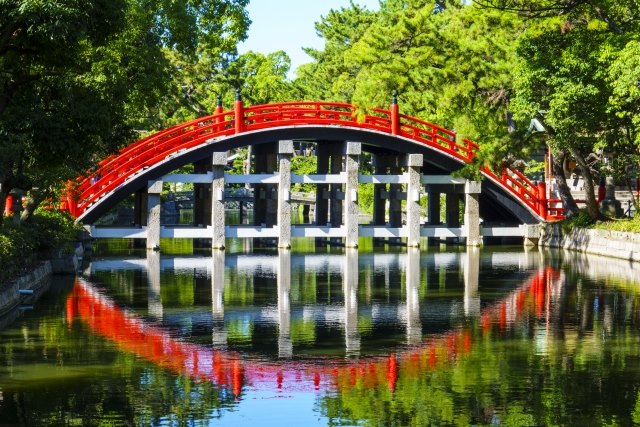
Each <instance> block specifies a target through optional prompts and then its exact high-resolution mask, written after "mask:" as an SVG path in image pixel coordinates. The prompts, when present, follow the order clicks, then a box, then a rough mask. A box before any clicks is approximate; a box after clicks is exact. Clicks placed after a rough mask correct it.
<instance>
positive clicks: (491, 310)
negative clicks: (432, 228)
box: [0, 247, 640, 426]
mask: <svg viewBox="0 0 640 427" xmlns="http://www.w3.org/2000/svg"><path fill="white" fill-rule="evenodd" d="M190 251H191V249H190V248H186V247H185V248H178V249H175V250H174V252H183V254H182V255H160V254H158V253H155V252H154V253H150V254H149V255H148V256H146V254H144V253H142V254H137V253H135V252H133V253H127V254H124V253H125V252H126V251H124V250H123V251H122V252H123V253H122V254H121V255H119V256H117V257H113V256H111V257H106V256H105V257H95V258H94V261H93V262H92V263H91V265H90V266H88V268H87V270H86V271H85V274H84V277H83V278H79V279H77V280H74V279H73V278H58V279H56V280H54V281H53V282H52V284H51V287H50V289H49V291H48V292H47V293H46V294H45V295H44V296H43V297H42V298H41V299H40V300H39V301H38V302H37V303H36V304H35V305H34V307H33V310H26V311H23V312H20V313H18V314H16V315H15V316H17V318H16V319H15V320H13V322H12V323H10V319H4V324H5V326H4V329H2V330H1V331H0V425H2V426H5V425H7V426H9V425H25V426H26V425H28V426H31V425H33V426H40V425H43V426H45V425H70V426H75V425H78V426H85V425H87V426H93V425H97V426H102V425H105V426H115V425H131V426H147V425H167V426H170V425H171V426H173V425H176V426H178V425H190V426H191V425H193V426H207V425H224V426H234V425H237V426H249V425H254V426H270V425H278V426H279V425H283V423H287V424H288V425H291V426H298V425H305V426H306V425H320V426H324V425H327V426H329V425H332V426H333V425H372V426H389V425H396V426H405V425H416V426H423V425H462V426H466V425H506V426H530V425H541V426H547V425H566V426H586V425H598V426H599V425H621V426H627V425H634V424H638V423H640V311H639V310H640V266H637V265H632V264H629V263H627V262H623V261H617V260H612V259H606V258H599V257H587V256H577V255H573V254H569V253H551V252H538V251H533V252H526V253H525V252H523V251H521V249H519V248H516V249H512V250H495V249H487V248H485V249H482V250H468V251H467V250H466V249H464V248H453V249H451V248H450V249H448V250H445V249H442V250H429V251H422V252H417V251H415V252H414V251H409V252H406V250H404V249H402V250H401V249H398V251H395V252H394V251H391V252H379V253H378V252H374V251H370V250H360V251H349V252H346V253H345V252H344V251H337V252H322V253H301V252H299V251H292V252H289V251H284V252H278V251H276V250H262V251H257V250H254V251H253V252H251V253H244V252H243V250H242V248H241V247H235V248H231V249H230V250H228V251H227V252H226V253H223V254H218V255H217V256H213V257H212V256H211V253H209V254H206V253H197V254H196V255H193V254H184V252H190ZM7 323H8V325H7Z"/></svg>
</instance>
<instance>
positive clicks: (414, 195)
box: [407, 154, 424, 248]
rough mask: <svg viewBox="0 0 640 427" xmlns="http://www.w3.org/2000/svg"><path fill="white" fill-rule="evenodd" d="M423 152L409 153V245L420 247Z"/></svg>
mask: <svg viewBox="0 0 640 427" xmlns="http://www.w3.org/2000/svg"><path fill="white" fill-rule="evenodd" d="M423 161H424V160H423V157H422V154H409V155H407V173H408V174H409V183H408V184H407V228H408V236H407V246H408V247H416V248H417V247H420V186H421V185H422V184H421V176H420V173H421V169H422V163H423Z"/></svg>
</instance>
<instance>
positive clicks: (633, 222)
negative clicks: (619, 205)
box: [593, 215, 640, 233]
mask: <svg viewBox="0 0 640 427" xmlns="http://www.w3.org/2000/svg"><path fill="white" fill-rule="evenodd" d="M593 228H597V229H600V230H612V231H626V232H629V233H640V216H637V215H636V216H635V217H633V218H631V219H613V220H610V221H602V222H598V223H597V224H596V225H594V227H593Z"/></svg>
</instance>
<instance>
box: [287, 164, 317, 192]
mask: <svg viewBox="0 0 640 427" xmlns="http://www.w3.org/2000/svg"><path fill="white" fill-rule="evenodd" d="M317 170H318V158H317V157H316V156H294V157H293V158H292V159H291V172H293V173H296V174H298V175H310V174H314V173H316V171H317ZM292 189H293V191H302V192H305V193H315V191H316V186H315V185H313V184H293V186H292Z"/></svg>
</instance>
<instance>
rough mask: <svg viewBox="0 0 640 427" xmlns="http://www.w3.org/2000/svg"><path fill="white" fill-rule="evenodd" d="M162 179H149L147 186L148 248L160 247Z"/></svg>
mask: <svg viewBox="0 0 640 427" xmlns="http://www.w3.org/2000/svg"><path fill="white" fill-rule="evenodd" d="M161 192H162V181H161V180H158V181H149V183H148V186H147V249H154V250H158V249H160V210H161V206H160V193H161Z"/></svg>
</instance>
